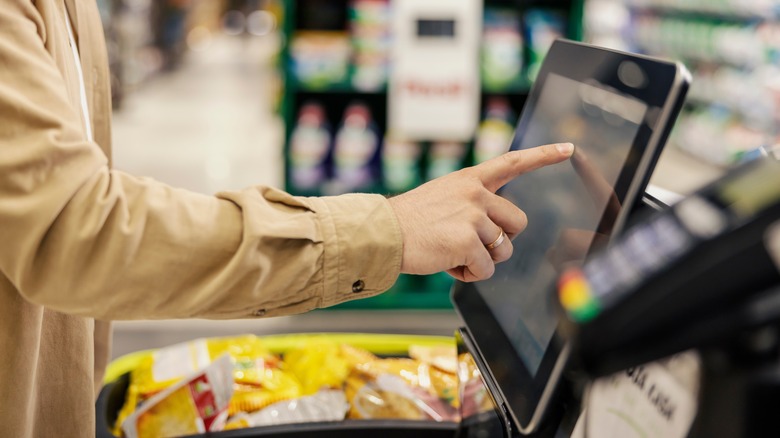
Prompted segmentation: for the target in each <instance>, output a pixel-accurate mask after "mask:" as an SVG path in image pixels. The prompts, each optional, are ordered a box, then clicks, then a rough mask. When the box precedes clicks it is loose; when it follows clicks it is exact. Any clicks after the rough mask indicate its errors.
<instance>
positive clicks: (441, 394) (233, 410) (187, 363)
mask: <svg viewBox="0 0 780 438" xmlns="http://www.w3.org/2000/svg"><path fill="white" fill-rule="evenodd" d="M220 354H224V355H226V356H225V357H229V362H230V365H231V367H230V368H231V369H230V373H229V374H230V377H231V378H232V379H231V380H230V383H231V384H230V387H231V391H232V392H231V396H230V397H229V402H228V403H227V409H226V411H225V414H224V416H225V417H226V426H225V428H226V429H236V428H243V427H255V426H267V425H273V424H285V423H304V422H312V421H340V420H343V419H344V418H345V417H348V418H363V419H410V420H433V421H457V420H458V419H459V415H458V409H457V408H458V406H459V397H458V380H457V373H456V371H457V368H458V366H457V360H456V357H455V348H454V346H453V347H452V348H449V347H414V346H413V347H411V348H410V349H409V354H410V355H411V356H412V357H413V358H380V357H377V356H376V355H374V354H372V353H370V352H368V351H367V350H364V349H362V348H358V347H355V346H351V345H346V344H339V343H336V342H333V341H330V340H328V339H324V338H316V337H315V338H313V339H312V340H311V341H310V342H306V343H304V344H303V345H302V346H300V347H297V348H292V349H289V350H288V351H286V352H285V354H284V359H283V360H282V359H281V358H280V357H278V356H275V355H273V354H272V353H270V351H269V350H268V349H266V348H265V347H263V342H262V340H261V339H259V338H256V337H254V336H241V337H235V338H222V339H208V340H204V339H199V340H195V341H192V342H187V343H183V344H178V345H173V346H171V347H168V348H163V349H160V350H158V351H157V352H155V353H154V354H153V355H152V356H150V357H149V358H147V359H146V360H145V362H143V363H142V364H141V365H140V366H139V367H137V368H136V369H134V370H133V371H132V373H131V376H130V386H129V389H128V392H127V398H126V402H125V406H124V407H123V408H122V411H121V412H120V416H119V420H118V421H117V431H118V429H119V425H121V424H123V421H125V419H127V418H130V416H131V415H135V414H134V412H135V411H136V409H139V408H140V409H144V407H145V406H146V404H145V402H146V401H148V400H151V399H153V398H154V397H157V396H158V395H159V394H161V393H162V391H165V392H166V393H167V391H168V389H169V388H172V387H177V388H178V387H180V386H181V384H182V382H183V381H182V379H183V378H184V377H185V376H187V375H190V374H192V372H195V371H197V370H200V369H203V368H204V367H206V366H208V365H209V364H211V363H212V361H213V360H214V359H215V358H216V357H218V356H219V355H220ZM184 395H186V394H184ZM169 397H170V395H169ZM181 397H184V396H183V395H182V394H178V393H176V394H174V395H173V397H172V398H170V399H169V403H166V404H162V405H160V406H158V407H157V408H155V409H154V410H148V411H147V414H146V420H145V421H149V422H158V423H159V425H160V427H162V426H163V425H164V424H165V423H166V422H169V423H171V424H173V423H176V422H178V421H179V419H178V417H177V415H178V416H180V415H179V414H175V415H173V416H172V415H171V413H173V412H178V408H175V409H174V408H172V406H174V405H176V403H174V402H175V401H176V400H179V398H181ZM184 398H186V397H184ZM220 420H224V419H222V418H220ZM187 421H188V422H190V418H189V417H187ZM223 423H224V421H223ZM177 427H178V426H177ZM207 430H208V429H207ZM186 433H198V431H197V430H195V429H186V430H184V429H182V431H181V432H179V434H180V435H181V434H186Z"/></svg>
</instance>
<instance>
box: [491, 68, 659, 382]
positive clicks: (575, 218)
mask: <svg viewBox="0 0 780 438" xmlns="http://www.w3.org/2000/svg"><path fill="white" fill-rule="evenodd" d="M529 104H532V105H533V104H534V103H533V102H529ZM533 108H534V110H533V112H531V113H524V115H523V120H521V121H520V123H519V125H518V126H519V129H518V132H517V134H516V135H517V136H516V138H515V140H514V143H513V144H512V149H525V148H530V147H534V146H538V145H543V144H548V143H560V142H571V143H573V144H574V145H575V155H574V156H573V157H572V159H571V160H569V161H566V162H564V163H560V164H557V165H553V166H548V167H545V168H542V169H539V170H535V171H533V172H530V173H528V174H525V175H521V176H520V177H518V178H516V179H515V180H513V181H512V182H510V183H509V184H507V185H506V186H505V187H504V188H502V190H501V192H500V193H501V195H502V196H504V197H506V198H507V199H509V200H510V201H512V202H513V203H514V204H515V205H517V206H519V207H520V208H521V209H522V210H523V211H524V212H525V213H526V214H527V216H528V227H527V228H526V230H525V231H524V232H523V233H521V234H520V235H519V236H517V238H516V239H515V240H514V241H513V243H514V248H515V249H514V254H513V255H512V257H511V259H509V260H507V261H506V262H504V263H500V264H498V265H497V266H496V272H495V274H494V275H493V277H492V278H491V279H489V280H486V281H481V282H478V283H476V288H477V290H478V292H479V294H480V295H481V296H482V298H483V299H484V301H485V302H486V303H487V305H488V306H489V307H490V309H491V311H492V312H493V314H494V315H495V318H496V320H497V321H498V323H499V325H500V326H501V328H502V330H503V331H504V333H506V335H507V337H508V338H509V339H510V341H511V343H512V344H513V346H514V348H515V349H516V350H517V353H518V355H519V356H520V358H521V359H522V360H523V362H524V363H525V365H526V367H527V369H528V371H529V372H530V373H531V374H532V375H536V373H537V371H538V369H539V365H540V363H541V362H542V358H543V356H544V354H545V351H546V350H547V346H548V344H549V343H550V341H551V339H552V336H553V334H554V332H555V328H556V325H557V318H556V317H555V316H554V314H553V310H552V309H553V308H552V301H551V298H550V297H551V296H552V295H551V292H550V291H551V289H552V288H553V287H554V285H555V282H556V281H557V278H558V274H559V272H560V269H561V268H562V267H563V266H566V265H568V264H571V263H581V262H582V259H583V258H584V257H585V254H586V253H587V251H588V250H589V248H590V247H591V245H592V244H593V243H594V242H598V241H599V239H600V237H601V238H602V239H601V240H606V237H607V235H608V234H609V232H610V227H609V226H604V224H605V222H606V223H609V222H610V220H609V217H610V215H609V211H610V210H615V209H616V207H617V206H618V205H616V204H615V202H617V200H616V198H615V197H614V192H613V191H612V187H614V185H615V183H616V181H617V179H618V176H619V173H620V170H621V169H622V168H623V165H624V162H625V160H626V159H627V158H628V155H629V151H630V149H631V145H632V143H633V141H634V137H635V136H636V134H637V132H638V130H639V127H640V125H641V124H642V121H643V119H644V117H645V113H646V112H647V106H646V105H645V104H644V103H642V102H641V101H639V100H637V99H635V98H633V97H630V96H626V95H622V94H619V93H618V92H617V91H615V90H613V89H610V88H608V87H605V86H603V85H601V84H599V83H597V82H590V83H583V82H577V81H574V80H572V79H569V78H566V77H563V76H560V75H556V74H550V75H549V76H548V77H547V79H546V81H545V83H544V85H543V88H542V90H541V92H540V94H539V99H538V101H537V102H536V103H535V106H534V107H533ZM615 213H616V211H615ZM600 224H601V227H600V226H599V225H600Z"/></svg>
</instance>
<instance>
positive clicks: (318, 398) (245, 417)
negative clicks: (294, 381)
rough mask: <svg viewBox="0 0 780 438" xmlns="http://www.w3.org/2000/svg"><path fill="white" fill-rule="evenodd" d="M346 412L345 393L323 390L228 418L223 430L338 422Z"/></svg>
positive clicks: (347, 406) (347, 407)
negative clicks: (251, 412)
mask: <svg viewBox="0 0 780 438" xmlns="http://www.w3.org/2000/svg"><path fill="white" fill-rule="evenodd" d="M348 410H349V403H347V397H346V395H344V391H342V390H340V389H323V390H320V391H318V392H316V393H315V394H314V395H309V396H305V397H301V398H297V399H294V400H285V401H281V402H277V403H274V404H272V405H270V406H268V407H266V408H263V409H261V410H259V411H257V412H255V413H253V414H245V413H241V414H238V415H236V416H234V417H231V419H230V421H229V422H228V425H227V426H226V427H225V428H226V429H240V428H245V427H257V426H272V425H277V424H293V423H296V424H297V423H311V422H315V421H316V422H323V421H341V420H343V419H344V417H345V416H346V414H347V411H348Z"/></svg>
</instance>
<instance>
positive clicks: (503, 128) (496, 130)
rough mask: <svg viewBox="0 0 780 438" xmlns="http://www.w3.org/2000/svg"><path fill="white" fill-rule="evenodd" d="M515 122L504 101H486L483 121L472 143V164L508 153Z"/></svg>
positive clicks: (510, 110)
mask: <svg viewBox="0 0 780 438" xmlns="http://www.w3.org/2000/svg"><path fill="white" fill-rule="evenodd" d="M516 122H517V120H516V116H515V115H514V114H513V112H512V108H511V107H510V106H509V102H508V101H507V100H506V99H504V98H500V97H493V98H491V99H490V100H488V102H487V105H486V106H485V116H484V119H483V120H482V123H480V125H479V130H478V131H477V138H476V140H475V141H474V162H475V163H482V162H484V161H487V160H489V159H491V158H495V157H497V156H499V155H501V154H503V153H504V152H506V151H508V150H509V143H511V141H512V136H513V135H514V132H515V123H516Z"/></svg>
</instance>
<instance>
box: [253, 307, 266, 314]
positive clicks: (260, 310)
mask: <svg viewBox="0 0 780 438" xmlns="http://www.w3.org/2000/svg"><path fill="white" fill-rule="evenodd" d="M253 315H255V316H265V309H258V310H255V311H254V312H253Z"/></svg>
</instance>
